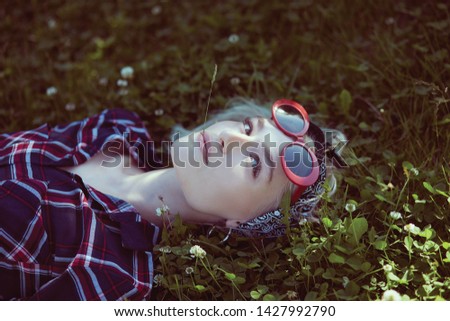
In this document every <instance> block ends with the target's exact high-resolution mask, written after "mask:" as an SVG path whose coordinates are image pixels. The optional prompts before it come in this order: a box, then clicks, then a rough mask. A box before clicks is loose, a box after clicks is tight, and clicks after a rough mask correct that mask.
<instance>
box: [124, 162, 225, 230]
mask: <svg viewBox="0 0 450 321" xmlns="http://www.w3.org/2000/svg"><path fill="white" fill-rule="evenodd" d="M122 195H123V196H122V199H124V200H126V201H127V202H129V203H130V204H131V205H133V206H134V207H135V208H136V210H137V211H138V212H139V213H140V214H141V216H142V217H143V218H144V219H146V220H147V221H149V222H151V223H153V224H156V225H158V226H162V225H163V220H165V221H166V223H169V222H170V221H171V220H173V219H174V218H175V215H177V214H179V215H180V216H181V218H182V220H183V222H191V223H202V224H215V223H216V221H217V218H215V217H213V216H211V215H208V214H205V213H200V212H198V211H196V210H195V209H193V208H191V207H190V206H189V203H188V202H187V201H186V198H185V197H184V194H183V191H182V190H181V188H180V183H179V181H178V177H177V175H176V172H175V169H174V168H166V169H160V170H154V171H150V172H146V173H142V174H137V175H130V176H129V177H127V180H126V182H125V184H124V190H123V193H122ZM164 205H166V206H168V208H169V213H164V212H163V213H162V215H161V216H158V215H157V209H158V208H163V206H164Z"/></svg>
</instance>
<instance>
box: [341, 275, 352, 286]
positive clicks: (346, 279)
mask: <svg viewBox="0 0 450 321" xmlns="http://www.w3.org/2000/svg"><path fill="white" fill-rule="evenodd" d="M349 283H350V280H349V278H348V277H346V276H343V277H342V285H343V286H344V288H346V287H347V285H348V284H349Z"/></svg>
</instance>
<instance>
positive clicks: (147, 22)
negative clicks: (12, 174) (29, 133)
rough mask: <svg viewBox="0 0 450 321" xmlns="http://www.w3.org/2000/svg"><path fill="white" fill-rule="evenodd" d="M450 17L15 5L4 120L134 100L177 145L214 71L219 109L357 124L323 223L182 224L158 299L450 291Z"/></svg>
mask: <svg viewBox="0 0 450 321" xmlns="http://www.w3.org/2000/svg"><path fill="white" fill-rule="evenodd" d="M449 10H450V6H449V5H448V3H447V2H446V1H443V0H442V1H407V0H399V1H395V2H394V1H387V0H380V1H359V0H357V1H350V0H343V1H325V0H319V1H312V0H298V1H255V0H246V1H162V0H161V1H121V0H116V1H103V2H97V1H3V2H2V5H1V6H0V88H1V89H0V128H1V130H2V132H9V131H15V130H21V129H25V128H32V127H35V126H36V125H40V124H42V123H44V122H49V123H64V122H69V121H71V120H76V119H81V118H82V117H85V116H88V115H92V114H94V113H96V112H99V111H100V110H103V109H105V108H112V107H122V108H127V109H130V110H134V111H136V112H137V113H139V114H140V115H141V116H142V118H143V119H145V121H146V122H147V125H148V128H149V130H150V132H151V133H152V135H153V137H154V138H155V140H157V141H160V140H163V139H167V137H168V134H169V132H170V128H171V127H172V126H173V125H174V124H175V123H181V124H183V125H198V124H200V123H201V122H202V121H203V119H204V116H205V109H206V105H207V100H208V95H209V88H210V83H211V79H212V76H213V72H214V67H215V65H217V67H218V69H217V71H218V72H217V75H216V78H215V83H214V86H213V92H212V97H211V103H210V110H211V111H213V110H220V109H222V108H224V106H225V105H226V102H227V101H228V100H229V99H230V98H233V97H236V96H242V97H248V98H252V99H255V100H257V101H260V102H262V103H266V102H271V101H274V100H276V99H278V98H280V97H286V98H291V99H295V100H297V101H299V102H301V103H302V104H303V105H304V106H305V107H307V109H308V110H309V111H310V113H311V114H314V120H316V121H317V122H318V123H320V124H322V125H325V126H328V127H333V128H337V129H340V130H341V131H343V132H344V133H345V134H346V135H347V137H348V138H349V144H348V145H347V149H346V152H345V159H346V161H347V163H348V164H349V165H350V167H349V168H348V169H346V170H342V171H339V172H337V173H336V175H337V176H338V181H339V189H338V191H337V192H336V194H335V195H334V196H333V197H332V198H326V197H324V199H323V201H322V206H321V208H320V210H319V213H318V214H319V217H320V220H321V222H320V223H319V224H318V223H308V224H305V225H303V226H301V227H299V228H293V229H291V231H290V233H288V235H287V236H286V237H282V238H279V239H277V240H250V241H249V240H247V239H241V238H230V239H229V240H228V242H226V243H225V244H221V243H220V240H221V239H222V238H223V236H224V235H223V233H218V234H213V235H210V236H209V237H207V236H206V233H205V231H204V229H202V228H198V227H193V226H186V225H183V224H182V223H181V222H178V221H177V222H176V223H175V227H174V228H172V229H171V230H167V231H165V232H164V235H163V240H162V242H161V244H160V245H159V246H158V247H157V248H156V249H155V257H156V262H155V267H156V273H157V276H156V280H155V288H154V291H153V298H154V299H165V300H168V299H175V300H178V299H180V300H199V299H208V300H224V299H225V300H252V299H254V300H271V299H283V300H295V299H307V300H376V299H380V298H381V297H382V295H383V293H384V292H385V291H386V290H395V291H396V292H395V293H398V294H399V296H400V297H401V298H402V299H405V300H406V299H411V300H441V299H446V300H448V299H450V238H449V235H450V218H449V217H450V215H449V214H450V211H449V207H450V168H449V155H450V135H449V126H450V108H449V102H450V100H449V95H450V94H449V91H448V86H449V79H450V60H449V51H450V48H449V41H448V39H450V13H449ZM127 66H129V67H132V75H130V73H129V71H130V69H123V68H124V67H127ZM127 70H128V74H127ZM121 71H122V74H121ZM195 245H198V246H200V248H198V247H194V246H195ZM193 247H194V248H193ZM395 293H394V294H395Z"/></svg>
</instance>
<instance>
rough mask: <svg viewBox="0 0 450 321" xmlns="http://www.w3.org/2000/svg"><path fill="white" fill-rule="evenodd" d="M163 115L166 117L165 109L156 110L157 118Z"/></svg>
mask: <svg viewBox="0 0 450 321" xmlns="http://www.w3.org/2000/svg"><path fill="white" fill-rule="evenodd" d="M162 115H164V109H162V108H159V109H157V110H155V116H162Z"/></svg>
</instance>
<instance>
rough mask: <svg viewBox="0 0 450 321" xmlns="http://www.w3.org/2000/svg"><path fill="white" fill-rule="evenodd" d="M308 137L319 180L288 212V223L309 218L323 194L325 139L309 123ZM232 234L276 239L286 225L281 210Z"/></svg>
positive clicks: (300, 221) (268, 214) (284, 230)
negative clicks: (311, 141)
mask: <svg viewBox="0 0 450 321" xmlns="http://www.w3.org/2000/svg"><path fill="white" fill-rule="evenodd" d="M308 136H309V137H311V139H312V140H313V141H314V147H315V154H316V157H317V160H318V161H319V168H320V170H319V178H318V179H317V181H316V182H315V183H314V184H313V185H311V186H309V187H308V188H307V189H306V190H305V192H304V193H303V194H302V196H301V197H300V198H299V200H298V201H297V202H295V204H294V205H292V206H291V208H290V210H289V214H290V215H289V223H290V224H291V225H295V224H299V223H302V222H304V221H305V220H307V218H308V217H311V215H312V211H313V210H314V208H315V207H316V205H317V203H318V202H319V200H320V195H321V194H323V192H324V187H323V183H324V181H325V178H326V176H327V167H326V162H325V137H324V134H323V132H322V130H321V129H320V128H319V127H318V126H316V125H314V124H313V123H310V127H309V129H308ZM230 231H231V232H233V233H236V234H238V235H242V236H246V237H266V238H270V237H277V236H281V235H285V233H286V225H285V223H284V215H283V213H282V211H281V208H279V209H277V210H275V211H271V212H267V213H265V214H262V215H260V216H258V217H256V218H254V219H252V220H250V221H247V222H245V223H242V224H240V225H239V226H238V227H236V228H233V229H231V230H230Z"/></svg>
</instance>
